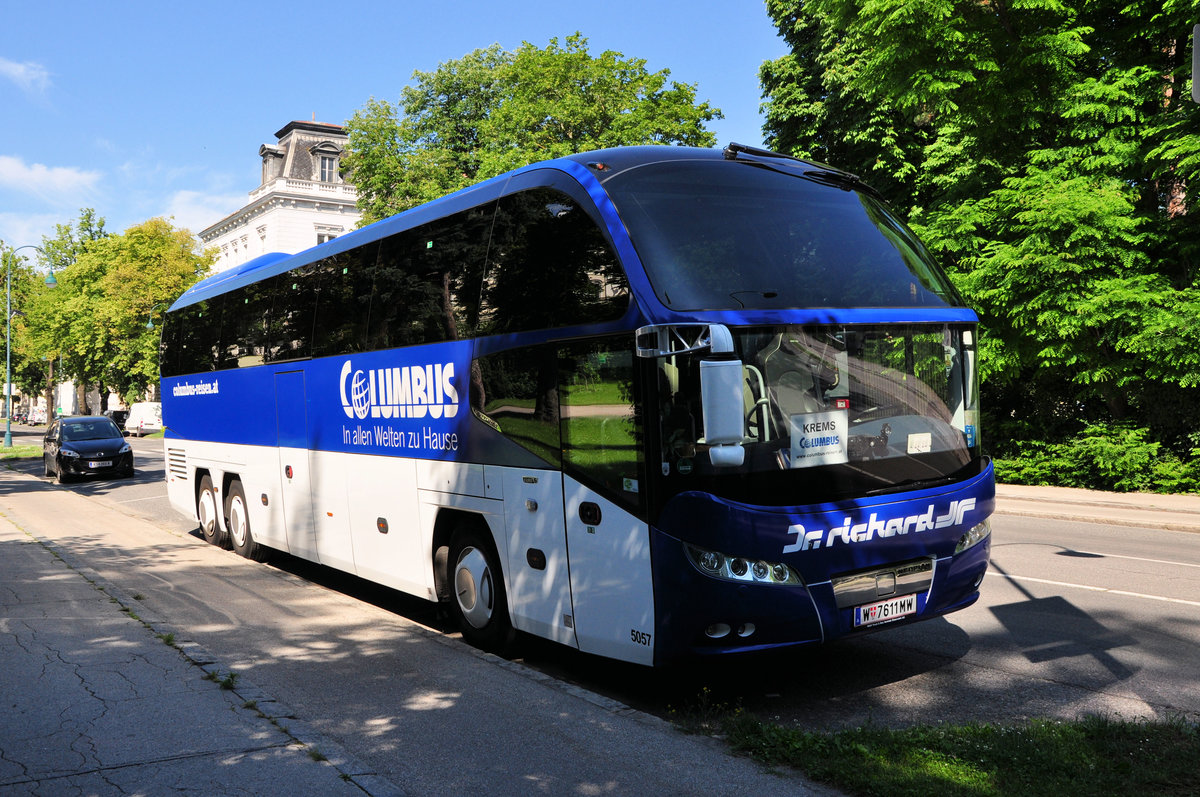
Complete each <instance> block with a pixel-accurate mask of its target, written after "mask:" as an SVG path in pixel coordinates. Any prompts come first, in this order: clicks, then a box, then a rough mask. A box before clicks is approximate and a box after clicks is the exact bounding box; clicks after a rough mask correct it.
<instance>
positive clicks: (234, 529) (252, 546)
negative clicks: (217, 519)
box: [225, 480, 266, 562]
mask: <svg viewBox="0 0 1200 797" xmlns="http://www.w3.org/2000/svg"><path fill="white" fill-rule="evenodd" d="M225 519H226V526H227V528H228V529H229V542H230V543H231V544H232V545H233V550H234V551H235V552H236V553H238V554H239V555H241V556H244V557H246V558H247V559H253V560H254V561H256V562H261V561H262V560H263V559H264V558H265V557H266V549H265V548H263V547H262V546H261V545H259V544H258V543H257V542H255V541H254V534H253V533H251V531H250V507H249V506H248V505H247V504H246V494H245V492H243V491H242V483H241V482H240V481H236V480H235V481H232V482H230V483H229V491H228V495H226V497H225Z"/></svg>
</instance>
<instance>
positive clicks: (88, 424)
mask: <svg viewBox="0 0 1200 797" xmlns="http://www.w3.org/2000/svg"><path fill="white" fill-rule="evenodd" d="M42 460H43V464H44V467H45V473H46V475H47V476H56V477H57V479H58V481H59V483H60V484H61V483H63V482H66V481H70V480H71V478H73V477H75V476H93V475H95V476H132V475H133V448H132V447H131V446H130V445H129V442H128V441H126V440H125V437H124V435H122V434H121V430H120V429H118V428H117V425H116V424H115V423H113V422H112V420H111V419H110V418H106V417H104V416H103V415H82V416H76V417H68V418H57V419H55V421H54V423H52V424H50V428H49V429H47V430H46V436H45V437H44V438H43V439H42Z"/></svg>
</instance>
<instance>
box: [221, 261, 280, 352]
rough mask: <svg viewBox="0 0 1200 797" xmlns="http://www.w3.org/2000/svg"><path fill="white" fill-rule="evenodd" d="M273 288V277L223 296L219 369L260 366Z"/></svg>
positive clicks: (264, 349) (265, 342) (272, 298)
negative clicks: (223, 312)
mask: <svg viewBox="0 0 1200 797" xmlns="http://www.w3.org/2000/svg"><path fill="white" fill-rule="evenodd" d="M274 288H275V282H274V281H273V280H266V281H264V282H255V283H253V284H250V285H247V286H246V287H244V288H242V289H241V290H239V291H237V292H235V293H231V294H229V295H227V296H226V297H225V317H224V323H223V324H222V330H221V338H222V347H221V361H220V364H219V367H220V368H249V367H250V366H252V365H262V363H263V362H264V360H265V352H266V346H267V330H268V325H269V322H270V315H271V309H272V304H273V303H274V299H275V291H274Z"/></svg>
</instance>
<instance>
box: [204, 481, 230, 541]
mask: <svg viewBox="0 0 1200 797" xmlns="http://www.w3.org/2000/svg"><path fill="white" fill-rule="evenodd" d="M218 514H219V513H218V511H217V491H216V490H214V489H213V483H212V479H211V478H210V477H209V476H205V477H204V478H202V479H201V480H200V492H199V493H198V494H197V495H196V517H197V519H198V520H199V521H200V535H201V536H202V537H204V539H205V541H206V542H210V543H212V544H213V545H215V546H217V547H218V548H227V547H229V533H228V532H227V531H225V529H223V528H221V524H220V522H219V520H220V519H219V517H218Z"/></svg>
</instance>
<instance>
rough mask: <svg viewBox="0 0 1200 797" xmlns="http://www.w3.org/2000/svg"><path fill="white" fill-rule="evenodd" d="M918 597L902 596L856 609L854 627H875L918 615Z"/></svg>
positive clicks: (856, 607)
mask: <svg viewBox="0 0 1200 797" xmlns="http://www.w3.org/2000/svg"><path fill="white" fill-rule="evenodd" d="M916 612H917V596H916V593H913V594H912V595H901V596H900V597H898V598H888V599H887V600H885V601H879V602H878V603H868V604H866V605H864V606H855V607H854V625H855V627H858V626H860V625H874V624H875V623H883V622H886V621H888V620H895V619H897V618H899V617H904V616H905V615H908V614H916Z"/></svg>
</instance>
